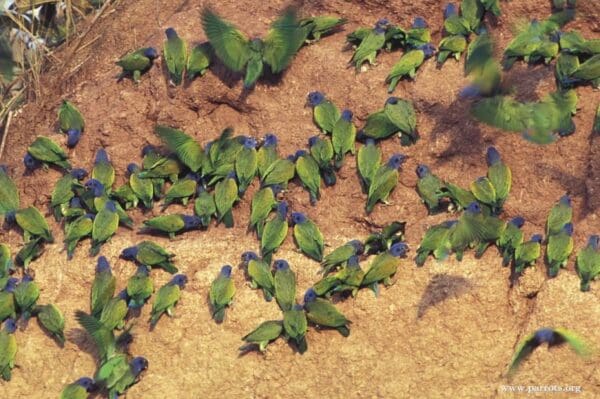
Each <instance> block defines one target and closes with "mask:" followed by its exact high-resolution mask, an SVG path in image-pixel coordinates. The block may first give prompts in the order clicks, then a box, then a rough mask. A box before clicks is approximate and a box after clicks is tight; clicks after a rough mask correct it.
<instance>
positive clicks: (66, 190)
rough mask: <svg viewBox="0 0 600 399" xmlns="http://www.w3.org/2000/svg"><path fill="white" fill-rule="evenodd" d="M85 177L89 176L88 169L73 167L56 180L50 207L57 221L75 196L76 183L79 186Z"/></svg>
mask: <svg viewBox="0 0 600 399" xmlns="http://www.w3.org/2000/svg"><path fill="white" fill-rule="evenodd" d="M85 177H87V171H85V170H84V169H73V170H71V172H70V173H68V174H66V175H64V176H63V177H61V178H60V179H58V181H57V182H56V185H55V186H54V190H52V196H51V197H50V207H51V208H52V213H53V214H54V219H56V221H57V222H59V221H60V220H61V219H62V218H63V216H64V214H65V213H66V211H67V209H68V207H69V203H70V202H71V200H72V199H73V198H74V197H75V193H74V192H73V187H74V186H75V185H78V186H79V185H80V184H79V181H80V180H83V179H84V178H85Z"/></svg>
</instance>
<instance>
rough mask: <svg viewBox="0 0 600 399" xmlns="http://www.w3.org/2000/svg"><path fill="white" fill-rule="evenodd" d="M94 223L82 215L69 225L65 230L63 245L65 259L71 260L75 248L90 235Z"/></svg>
mask: <svg viewBox="0 0 600 399" xmlns="http://www.w3.org/2000/svg"><path fill="white" fill-rule="evenodd" d="M93 225H94V222H93V220H92V219H91V218H90V217H88V216H86V215H84V216H80V217H78V218H77V219H75V220H74V221H73V222H72V223H70V224H69V225H68V226H67V228H66V230H65V238H64V244H65V248H66V250H67V258H68V259H72V258H73V254H74V253H75V248H77V244H78V243H79V241H80V240H82V239H84V238H86V237H90V236H91V235H92V230H93Z"/></svg>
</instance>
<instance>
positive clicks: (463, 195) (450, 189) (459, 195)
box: [441, 181, 476, 211]
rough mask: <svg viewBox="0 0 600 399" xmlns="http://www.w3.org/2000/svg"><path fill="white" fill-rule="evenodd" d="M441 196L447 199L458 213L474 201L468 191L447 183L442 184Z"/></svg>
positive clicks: (473, 197)
mask: <svg viewBox="0 0 600 399" xmlns="http://www.w3.org/2000/svg"><path fill="white" fill-rule="evenodd" d="M441 194H442V196H443V197H447V198H448V199H449V200H450V201H451V202H452V204H453V205H454V207H456V210H458V211H460V210H463V209H466V208H467V207H468V206H469V204H471V203H473V202H474V201H476V199H475V196H474V195H473V193H471V192H470V191H469V190H465V189H464V188H462V187H459V186H457V185H454V184H452V183H449V182H447V181H445V182H444V185H443V187H442V190H441Z"/></svg>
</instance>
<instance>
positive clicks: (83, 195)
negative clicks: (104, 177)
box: [73, 179, 106, 213]
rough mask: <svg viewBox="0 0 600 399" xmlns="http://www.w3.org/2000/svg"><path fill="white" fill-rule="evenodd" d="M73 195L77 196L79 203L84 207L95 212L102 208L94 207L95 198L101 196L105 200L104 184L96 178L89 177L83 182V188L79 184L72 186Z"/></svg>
mask: <svg viewBox="0 0 600 399" xmlns="http://www.w3.org/2000/svg"><path fill="white" fill-rule="evenodd" d="M73 189H74V191H75V195H76V196H77V198H79V202H80V204H83V205H84V206H85V208H86V209H88V210H89V211H91V212H93V213H95V212H97V211H98V210H100V209H102V208H96V203H95V202H96V198H102V199H103V200H105V201H106V196H105V195H104V194H105V189H104V184H102V183H100V182H99V181H98V180H96V179H89V180H88V181H86V182H85V183H84V184H83V189H82V188H80V187H79V186H73Z"/></svg>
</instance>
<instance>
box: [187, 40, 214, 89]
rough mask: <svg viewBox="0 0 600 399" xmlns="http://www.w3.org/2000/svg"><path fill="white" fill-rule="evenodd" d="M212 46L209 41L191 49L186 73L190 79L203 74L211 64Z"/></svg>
mask: <svg viewBox="0 0 600 399" xmlns="http://www.w3.org/2000/svg"><path fill="white" fill-rule="evenodd" d="M211 53H212V48H211V47H210V44H209V43H202V44H199V45H197V46H195V47H194V48H192V50H191V51H190V55H189V57H188V60H187V67H186V75H187V78H188V79H189V80H191V79H194V78H195V77H196V76H203V75H204V74H205V73H206V71H207V70H208V67H209V66H210V60H211Z"/></svg>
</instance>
